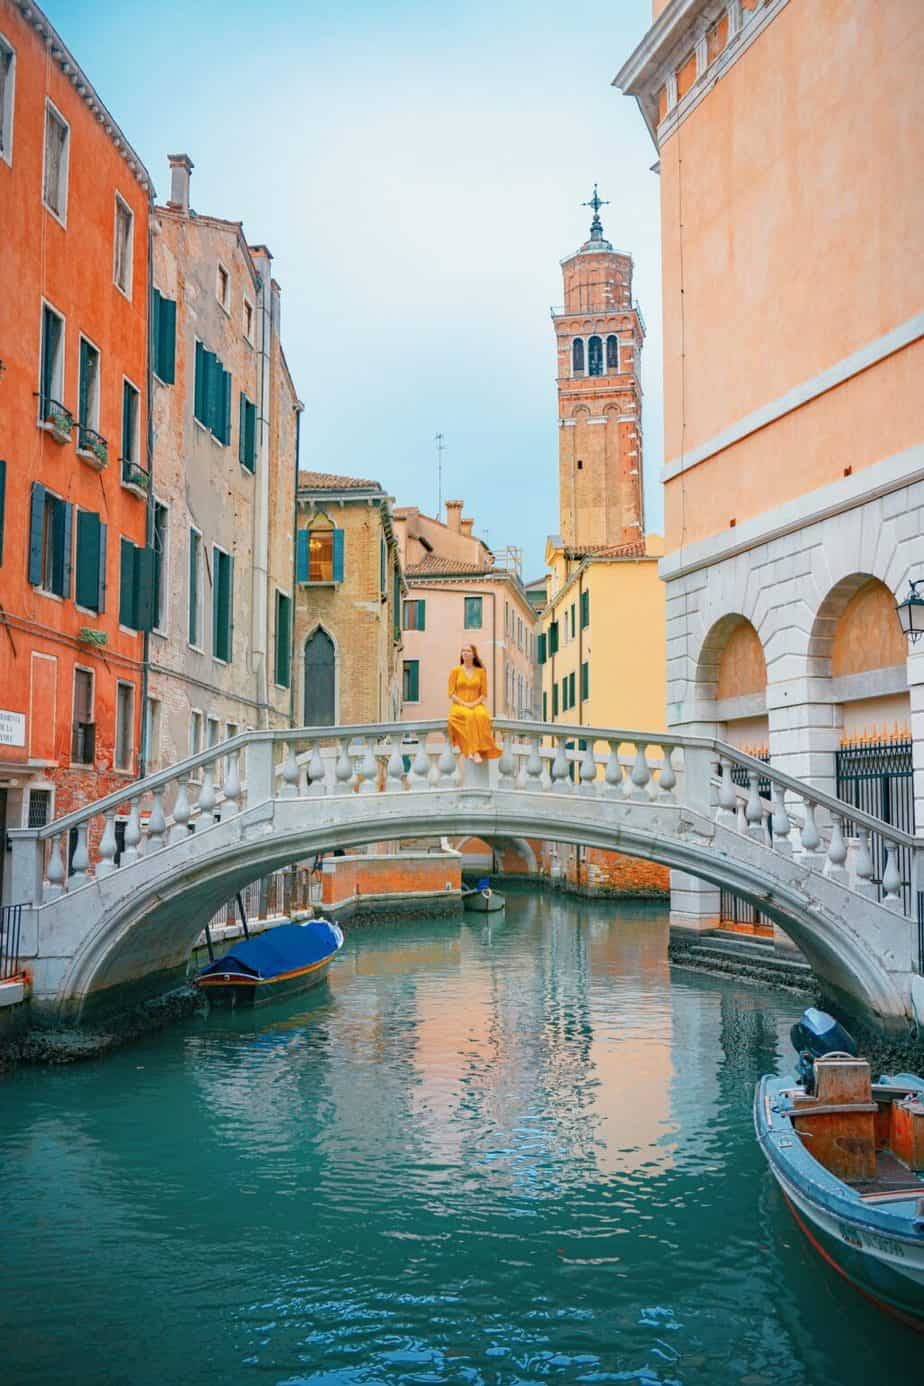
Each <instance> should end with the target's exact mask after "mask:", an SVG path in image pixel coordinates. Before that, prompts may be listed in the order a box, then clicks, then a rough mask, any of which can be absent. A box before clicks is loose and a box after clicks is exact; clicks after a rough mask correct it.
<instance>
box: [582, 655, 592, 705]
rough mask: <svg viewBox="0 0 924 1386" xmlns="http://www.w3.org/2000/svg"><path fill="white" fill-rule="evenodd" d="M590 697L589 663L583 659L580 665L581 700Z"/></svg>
mask: <svg viewBox="0 0 924 1386" xmlns="http://www.w3.org/2000/svg"><path fill="white" fill-rule="evenodd" d="M589 697H590V665H589V663H588V662H587V661H586V660H585V661H584V663H583V664H582V665H581V700H582V701H583V700H584V699H586V698H589Z"/></svg>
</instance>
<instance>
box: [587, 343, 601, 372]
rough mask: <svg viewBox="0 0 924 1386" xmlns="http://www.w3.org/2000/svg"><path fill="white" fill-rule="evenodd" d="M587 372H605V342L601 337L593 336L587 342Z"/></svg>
mask: <svg viewBox="0 0 924 1386" xmlns="http://www.w3.org/2000/svg"><path fill="white" fill-rule="evenodd" d="M587 374H588V375H602V374H603V342H602V341H601V339H600V338H599V337H591V338H590V340H589V342H588V343H587Z"/></svg>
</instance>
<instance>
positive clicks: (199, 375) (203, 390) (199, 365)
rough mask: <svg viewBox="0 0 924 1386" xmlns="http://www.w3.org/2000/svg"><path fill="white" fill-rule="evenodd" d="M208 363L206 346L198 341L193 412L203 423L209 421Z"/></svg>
mask: <svg viewBox="0 0 924 1386" xmlns="http://www.w3.org/2000/svg"><path fill="white" fill-rule="evenodd" d="M206 365H207V363H206V359H205V347H204V346H203V345H202V343H201V342H196V385H195V404H194V405H193V413H194V414H195V416H196V418H197V419H198V420H199V422H200V423H201V424H204V423H207V422H208V419H207V417H206V398H207V394H208V388H207V386H208V382H207V380H206Z"/></svg>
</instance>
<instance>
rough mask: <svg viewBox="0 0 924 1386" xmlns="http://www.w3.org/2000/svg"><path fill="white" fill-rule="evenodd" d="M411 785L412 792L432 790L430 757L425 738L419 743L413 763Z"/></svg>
mask: <svg viewBox="0 0 924 1386" xmlns="http://www.w3.org/2000/svg"><path fill="white" fill-rule="evenodd" d="M410 785H411V789H412V790H421V789H429V788H430V757H429V756H428V755H427V747H426V744H425V741H424V739H423V738H421V739H420V740H419V741H418V742H417V754H416V755H415V756H414V759H413V760H412V761H411V774H410Z"/></svg>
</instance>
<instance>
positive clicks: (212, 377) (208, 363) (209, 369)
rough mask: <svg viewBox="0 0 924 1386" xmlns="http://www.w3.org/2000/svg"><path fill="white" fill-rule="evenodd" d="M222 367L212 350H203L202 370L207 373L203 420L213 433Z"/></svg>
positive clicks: (214, 430) (216, 416) (216, 417)
mask: <svg viewBox="0 0 924 1386" xmlns="http://www.w3.org/2000/svg"><path fill="white" fill-rule="evenodd" d="M220 369H221V367H220V366H219V364H218V358H217V356H216V355H215V354H214V352H211V351H205V350H203V352H202V370H203V373H204V375H205V419H204V420H203V422H204V423H205V425H206V427H207V428H209V429H210V430H211V431H212V433H215V432H216V425H217V420H218V387H219V384H220V381H219V378H218V372H219V371H220Z"/></svg>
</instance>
